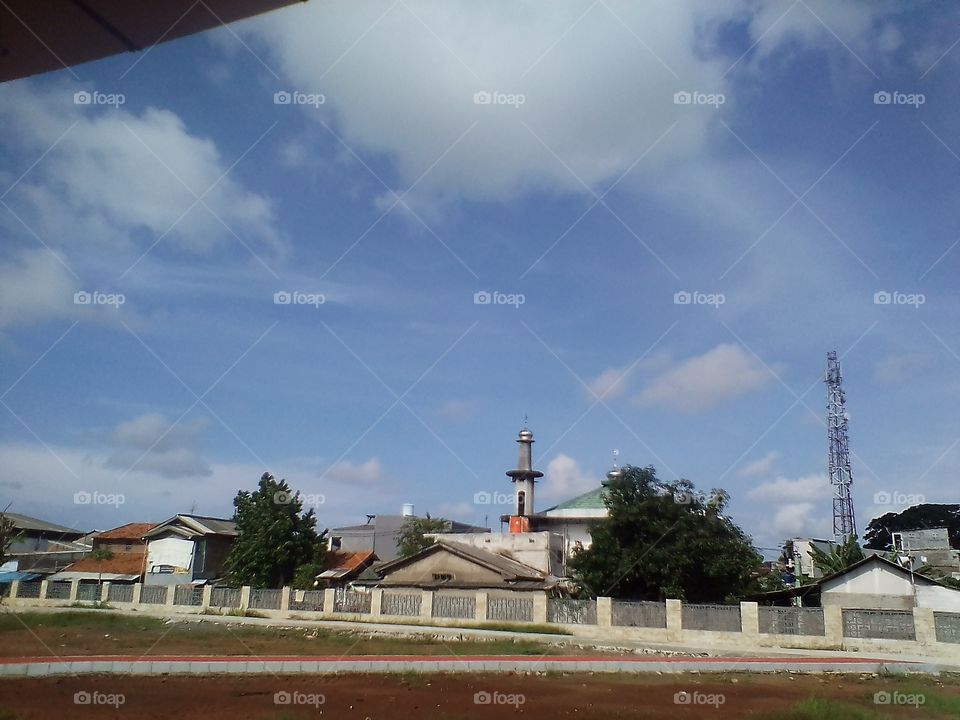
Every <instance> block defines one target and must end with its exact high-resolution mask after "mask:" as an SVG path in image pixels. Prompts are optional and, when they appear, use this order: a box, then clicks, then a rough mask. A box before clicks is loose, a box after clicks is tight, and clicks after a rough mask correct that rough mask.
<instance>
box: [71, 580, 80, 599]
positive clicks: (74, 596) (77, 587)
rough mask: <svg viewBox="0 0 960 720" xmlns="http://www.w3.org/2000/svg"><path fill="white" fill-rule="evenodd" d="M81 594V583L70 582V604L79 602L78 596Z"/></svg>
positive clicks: (76, 581)
mask: <svg viewBox="0 0 960 720" xmlns="http://www.w3.org/2000/svg"><path fill="white" fill-rule="evenodd" d="M79 592H80V581H79V580H71V581H70V595H69V597H68V599H69V600H70V602H76V601H77V595H78V594H79Z"/></svg>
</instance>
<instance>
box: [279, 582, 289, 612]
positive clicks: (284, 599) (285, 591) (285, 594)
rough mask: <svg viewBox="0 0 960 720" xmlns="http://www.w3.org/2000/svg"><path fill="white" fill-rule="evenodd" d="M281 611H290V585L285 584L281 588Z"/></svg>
mask: <svg viewBox="0 0 960 720" xmlns="http://www.w3.org/2000/svg"><path fill="white" fill-rule="evenodd" d="M280 612H282V613H289V612H290V586H289V585H284V586H283V587H282V588H280Z"/></svg>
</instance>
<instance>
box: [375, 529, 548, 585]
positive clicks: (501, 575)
mask: <svg viewBox="0 0 960 720" xmlns="http://www.w3.org/2000/svg"><path fill="white" fill-rule="evenodd" d="M375 570H376V573H377V575H378V576H379V580H376V581H372V582H371V583H370V584H372V585H375V586H376V587H380V588H401V587H403V588H419V589H426V590H441V589H464V590H477V589H489V590H502V591H511V590H512V591H518V592H536V591H541V592H542V591H544V590H549V589H552V588H554V587H556V586H557V585H558V582H559V580H558V578H556V577H553V576H550V575H548V574H547V573H544V572H542V571H540V570H538V569H537V568H534V567H531V566H529V565H526V564H524V563H521V562H517V561H516V560H511V559H510V558H507V557H504V556H503V555H499V554H497V553H493V552H490V551H489V550H482V549H480V548H477V547H473V546H471V545H463V544H461V543H455V542H449V541H447V540H445V539H441V540H438V541H437V542H435V543H434V544H433V545H430V546H428V547H426V548H424V549H423V550H421V551H420V552H418V553H415V554H413V555H410V556H408V557H405V558H398V559H396V560H393V561H391V562H388V563H385V564H383V565H379V566H377V567H376V568H375Z"/></svg>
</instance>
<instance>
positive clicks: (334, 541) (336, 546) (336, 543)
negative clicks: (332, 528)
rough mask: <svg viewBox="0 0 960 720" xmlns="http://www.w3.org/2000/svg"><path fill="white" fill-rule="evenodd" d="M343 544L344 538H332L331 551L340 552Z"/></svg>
mask: <svg viewBox="0 0 960 720" xmlns="http://www.w3.org/2000/svg"><path fill="white" fill-rule="evenodd" d="M342 544H343V538H341V537H332V538H330V549H331V550H339V549H340V546H341V545H342Z"/></svg>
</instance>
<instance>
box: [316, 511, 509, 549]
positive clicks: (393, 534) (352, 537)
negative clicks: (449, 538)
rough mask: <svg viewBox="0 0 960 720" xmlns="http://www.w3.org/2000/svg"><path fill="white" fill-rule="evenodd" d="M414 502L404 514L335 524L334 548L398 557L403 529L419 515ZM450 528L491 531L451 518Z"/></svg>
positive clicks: (333, 531)
mask: <svg viewBox="0 0 960 720" xmlns="http://www.w3.org/2000/svg"><path fill="white" fill-rule="evenodd" d="M416 517H417V516H416V515H415V514H414V512H413V505H411V504H409V503H407V504H406V505H404V506H403V512H402V514H401V515H367V522H366V523H364V524H362V525H348V526H346V527H338V528H333V529H332V530H331V531H330V550H332V551H345V552H372V553H376V555H377V557H378V558H380V559H381V560H383V561H385V562H389V561H390V560H395V559H396V558H397V557H399V555H400V553H399V551H398V549H397V545H398V543H399V541H400V531H401V530H402V528H403V525H404V523H405V522H407V520H409V519H411V518H416ZM448 522H449V527H448V530H447V531H448V532H452V533H466V532H481V533H488V532H490V530H489V529H488V528H483V527H477V526H474V525H470V524H468V523H462V522H457V521H456V520H450V521H448Z"/></svg>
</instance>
